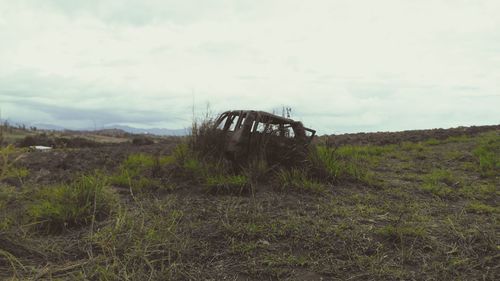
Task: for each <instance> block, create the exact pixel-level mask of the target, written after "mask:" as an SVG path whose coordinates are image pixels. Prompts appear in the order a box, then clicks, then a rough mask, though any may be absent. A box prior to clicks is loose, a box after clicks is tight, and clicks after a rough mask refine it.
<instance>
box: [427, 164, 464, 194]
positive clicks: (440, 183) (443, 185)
mask: <svg viewBox="0 0 500 281" xmlns="http://www.w3.org/2000/svg"><path fill="white" fill-rule="evenodd" d="M456 184H457V181H456V179H455V177H454V175H453V174H452V173H451V172H450V171H447V170H442V169H436V170H433V171H432V172H431V173H430V174H427V175H426V176H425V177H424V184H423V185H422V190H424V191H427V192H430V193H432V194H434V195H436V196H439V197H448V196H450V195H452V194H453V193H454V192H455V187H454V186H455V185H456Z"/></svg>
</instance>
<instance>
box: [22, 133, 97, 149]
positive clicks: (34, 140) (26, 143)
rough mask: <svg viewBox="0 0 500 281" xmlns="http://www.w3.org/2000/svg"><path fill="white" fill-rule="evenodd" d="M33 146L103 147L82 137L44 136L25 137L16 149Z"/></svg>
mask: <svg viewBox="0 0 500 281" xmlns="http://www.w3.org/2000/svg"><path fill="white" fill-rule="evenodd" d="M34 145H43V146H50V147H53V148H82V147H97V146H103V145H104V144H103V143H98V142H95V141H92V140H89V139H86V138H82V137H74V138H62V137H52V136H48V135H46V134H40V135H35V136H26V137H24V138H23V139H21V140H19V141H18V142H17V143H16V146H18V147H30V146H34Z"/></svg>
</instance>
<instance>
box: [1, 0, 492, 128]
mask: <svg viewBox="0 0 500 281" xmlns="http://www.w3.org/2000/svg"><path fill="white" fill-rule="evenodd" d="M499 15H500V1H498V0H418V1H414V0H377V1H372V0H365V1H362V0H310V1H297V0H266V1H255V0H206V1H194V0H179V1H172V0H148V1H145V0H107V1H106V0H86V1H68V0H43V1H42V0H40V1H36V0H32V1H27V0H17V1H10V0H0V109H1V118H2V119H3V120H5V119H9V120H12V121H15V122H23V123H25V124H28V125H30V124H40V123H45V124H54V125H60V126H64V127H67V128H89V127H99V128H100V127H105V126H110V125H116V124H120V125H129V126H135V127H142V128H152V127H162V128H169V129H182V128H187V127H189V126H190V124H191V122H192V120H193V115H194V116H195V118H199V117H200V116H203V115H204V114H205V113H207V111H208V112H210V113H211V114H217V113H220V112H222V111H225V110H229V109H257V110H265V111H271V112H272V111H275V112H279V113H281V108H282V107H283V106H287V107H291V108H292V118H294V119H298V120H301V121H302V122H303V123H304V124H305V125H306V126H309V127H312V128H315V129H317V130H318V132H319V133H320V134H333V133H349V132H363V131H364V132H373V131H397V130H408V129H426V128H448V127H456V126H469V125H491V124H500V16H499ZM207 108H208V109H207Z"/></svg>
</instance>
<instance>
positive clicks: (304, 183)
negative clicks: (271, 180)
mask: <svg viewBox="0 0 500 281" xmlns="http://www.w3.org/2000/svg"><path fill="white" fill-rule="evenodd" d="M275 182H276V186H277V187H278V188H279V189H280V190H283V191H284V190H288V189H292V190H296V191H307V192H315V193H321V192H325V191H326V186H325V185H324V184H323V183H321V182H319V181H315V180H312V179H310V178H309V175H308V173H307V171H305V170H302V169H290V170H286V169H280V170H278V171H277V172H276V175H275Z"/></svg>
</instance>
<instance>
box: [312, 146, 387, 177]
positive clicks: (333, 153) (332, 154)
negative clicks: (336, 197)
mask: <svg viewBox="0 0 500 281" xmlns="http://www.w3.org/2000/svg"><path fill="white" fill-rule="evenodd" d="M391 149H392V148H384V147H376V146H362V147H353V146H344V147H341V148H339V149H333V148H328V147H325V146H317V147H315V148H314V147H313V148H312V149H311V151H310V154H309V161H310V162H311V164H312V171H311V174H312V176H313V177H315V178H318V179H323V180H326V181H333V182H338V181H341V180H354V181H359V182H363V183H367V184H374V182H375V181H374V178H373V174H372V173H370V171H369V169H368V165H369V164H370V163H376V161H377V158H376V156H378V155H381V154H382V153H384V152H386V151H390V150H391Z"/></svg>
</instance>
